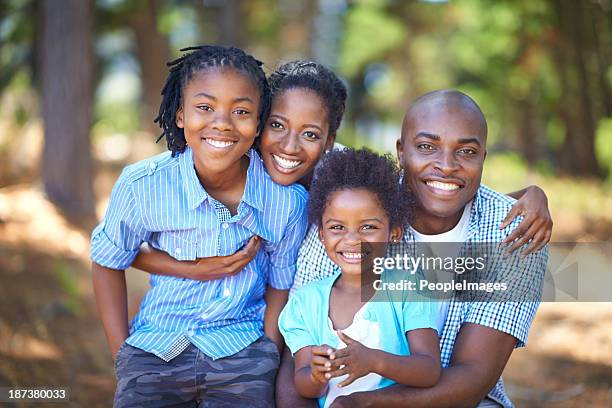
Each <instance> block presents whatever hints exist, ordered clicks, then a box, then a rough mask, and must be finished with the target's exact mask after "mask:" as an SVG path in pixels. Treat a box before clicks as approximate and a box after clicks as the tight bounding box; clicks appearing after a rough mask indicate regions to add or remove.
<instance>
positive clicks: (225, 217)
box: [91, 148, 308, 361]
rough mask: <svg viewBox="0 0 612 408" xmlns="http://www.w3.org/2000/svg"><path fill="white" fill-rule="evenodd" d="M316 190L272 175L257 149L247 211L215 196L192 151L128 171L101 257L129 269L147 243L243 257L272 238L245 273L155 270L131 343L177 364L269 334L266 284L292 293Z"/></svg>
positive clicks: (98, 234) (95, 253) (102, 231)
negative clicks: (207, 275) (254, 239)
mask: <svg viewBox="0 0 612 408" xmlns="http://www.w3.org/2000/svg"><path fill="white" fill-rule="evenodd" d="M307 197H308V195H307V192H306V190H304V188H303V187H301V186H298V185H295V186H289V187H284V186H281V185H279V184H276V183H274V182H273V181H272V179H271V178H270V176H269V175H268V174H267V173H266V172H265V170H264V167H263V163H262V161H261V159H260V158H259V156H258V155H257V153H256V152H255V151H254V150H251V152H250V164H249V168H248V170H247V177H246V185H245V190H244V194H243V196H242V200H241V201H240V203H239V205H238V211H237V214H236V215H234V216H232V215H231V214H230V212H229V210H228V209H227V208H226V207H225V206H224V205H223V204H221V203H220V202H218V201H217V200H215V199H214V198H213V197H211V196H210V195H208V194H207V193H206V191H205V189H204V188H203V187H202V185H201V184H200V182H199V180H198V177H197V174H196V172H195V169H194V162H193V155H192V151H191V149H189V148H187V150H186V151H185V152H184V153H181V154H179V155H178V156H176V157H172V156H171V155H170V152H167V153H163V154H161V155H158V156H155V157H152V158H150V159H146V160H143V161H141V162H138V163H136V164H133V165H130V166H128V167H126V168H125V169H124V171H123V173H122V174H121V176H120V177H119V179H118V180H117V183H116V184H115V186H114V188H113V191H112V193H111V198H110V203H109V206H108V209H107V211H106V215H105V217H104V219H103V220H102V222H101V223H100V224H99V225H98V226H97V227H96V228H95V229H94V231H93V233H92V240H91V259H92V260H93V261H94V262H96V263H98V264H100V265H102V266H105V267H108V268H112V269H120V270H122V269H126V268H127V267H129V266H130V265H131V263H132V262H133V260H134V258H135V257H136V255H137V253H138V250H139V247H140V245H141V244H142V243H143V242H147V243H148V244H149V245H150V246H152V247H153V248H156V249H158V250H161V251H164V252H167V253H168V254H170V255H171V256H173V257H174V258H176V259H179V260H195V259H196V258H200V257H210V256H218V255H229V254H233V253H234V252H236V251H237V250H239V249H240V248H241V247H243V246H244V245H245V244H246V243H247V241H248V240H249V238H250V237H251V236H253V235H258V236H260V237H261V238H262V239H263V240H264V241H263V244H262V249H260V250H259V252H258V253H257V255H256V256H255V258H254V259H253V260H252V261H251V262H250V263H249V264H248V265H247V266H246V267H245V268H244V269H243V270H242V271H240V272H239V273H238V274H236V275H234V276H232V277H227V278H224V279H218V280H213V281H206V282H202V281H196V280H191V279H182V278H176V277H171V276H159V275H151V277H150V284H151V288H150V290H149V291H148V293H147V294H146V296H145V297H144V299H143V300H142V303H141V305H140V310H139V312H138V314H137V315H136V317H135V318H134V320H133V321H132V323H131V327H130V337H129V338H128V339H127V343H128V344H130V345H131V346H133V347H137V348H140V349H142V350H145V351H147V352H149V353H153V354H155V355H157V356H158V357H160V358H163V359H164V360H166V361H169V360H171V359H172V358H174V357H175V356H177V355H178V354H180V352H182V351H183V350H184V348H186V347H187V346H188V345H189V343H193V344H194V345H195V346H196V347H198V348H199V349H200V350H201V351H202V352H204V353H205V354H206V355H208V356H210V357H211V358H213V359H218V358H221V357H226V356H229V355H232V354H235V353H237V352H239V351H240V350H242V349H244V348H245V347H247V346H248V345H249V344H251V343H252V342H253V341H255V340H257V339H258V338H259V337H261V336H262V335H263V316H264V310H265V301H264V293H265V289H266V285H267V284H268V285H271V286H272V287H274V288H276V289H288V288H289V287H291V284H292V282H293V275H294V273H295V262H296V258H297V252H298V249H299V245H300V243H301V241H302V239H303V237H304V233H305V232H306V228H307V222H306V216H305V206H306V201H307Z"/></svg>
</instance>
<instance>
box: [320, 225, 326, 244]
mask: <svg viewBox="0 0 612 408" xmlns="http://www.w3.org/2000/svg"><path fill="white" fill-rule="evenodd" d="M319 241H321V242H325V238H323V228H322V227H319Z"/></svg>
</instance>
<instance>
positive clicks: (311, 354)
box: [293, 344, 334, 398]
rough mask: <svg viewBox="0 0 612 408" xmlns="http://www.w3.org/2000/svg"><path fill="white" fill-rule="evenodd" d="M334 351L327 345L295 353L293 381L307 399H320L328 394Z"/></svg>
mask: <svg viewBox="0 0 612 408" xmlns="http://www.w3.org/2000/svg"><path fill="white" fill-rule="evenodd" d="M333 352H334V349H333V348H332V347H330V346H328V345H327V344H323V345H321V346H308V347H304V348H302V349H300V350H299V351H298V352H297V353H295V372H294V375H293V381H294V382H295V389H296V390H297V392H298V393H299V394H300V395H301V396H302V397H306V398H319V397H320V396H322V395H323V394H325V393H326V392H327V386H328V382H329V378H327V376H326V373H328V372H329V371H330V370H331V365H332V363H331V361H330V360H329V356H330V354H332V353H333Z"/></svg>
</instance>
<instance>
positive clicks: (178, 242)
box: [158, 228, 198, 261]
mask: <svg viewBox="0 0 612 408" xmlns="http://www.w3.org/2000/svg"><path fill="white" fill-rule="evenodd" d="M195 237H196V230H195V228H194V229H188V230H180V231H166V232H162V233H161V234H159V236H158V243H159V247H160V249H161V250H163V251H165V252H167V253H168V254H169V255H170V256H172V257H173V258H175V259H178V260H179V261H194V260H195V259H196V253H197V248H198V242H197V240H196V238H195Z"/></svg>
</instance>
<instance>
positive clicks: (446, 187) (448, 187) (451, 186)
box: [425, 180, 463, 191]
mask: <svg viewBox="0 0 612 408" xmlns="http://www.w3.org/2000/svg"><path fill="white" fill-rule="evenodd" d="M425 184H427V185H428V186H429V187H432V188H435V189H436V190H442V191H455V190H459V189H460V188H463V187H462V186H460V185H459V184H455V183H443V182H441V181H433V180H430V181H426V182H425Z"/></svg>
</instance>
